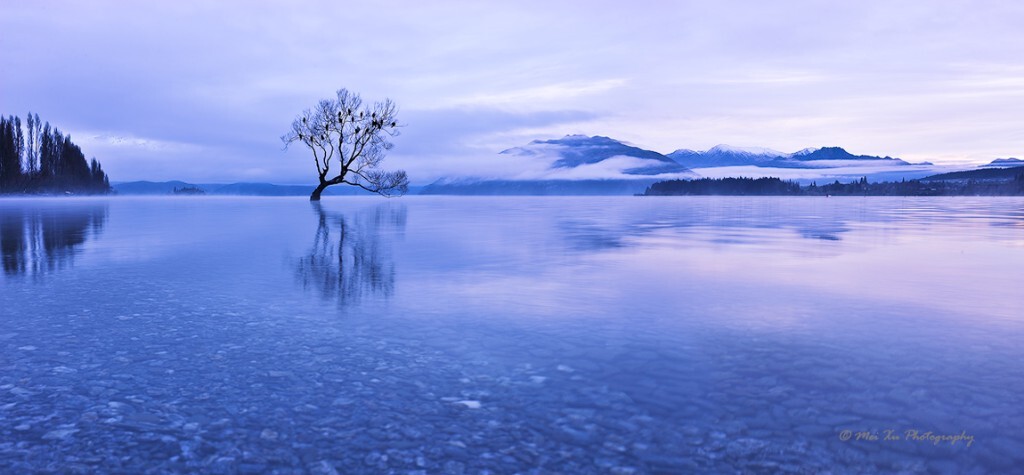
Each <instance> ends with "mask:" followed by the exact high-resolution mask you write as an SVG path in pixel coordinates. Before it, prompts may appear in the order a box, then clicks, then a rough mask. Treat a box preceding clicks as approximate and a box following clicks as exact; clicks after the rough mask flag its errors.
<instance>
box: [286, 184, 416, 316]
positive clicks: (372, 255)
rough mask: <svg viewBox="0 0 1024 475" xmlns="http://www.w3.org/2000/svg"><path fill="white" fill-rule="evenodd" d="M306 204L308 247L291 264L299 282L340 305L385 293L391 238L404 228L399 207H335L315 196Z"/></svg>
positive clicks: (390, 276) (388, 291)
mask: <svg viewBox="0 0 1024 475" xmlns="http://www.w3.org/2000/svg"><path fill="white" fill-rule="evenodd" d="M311 206H312V207H313V210H314V211H315V213H316V216H317V218H318V225H317V229H316V235H315V237H314V239H313V247H312V248H311V249H310V250H309V253H308V254H307V255H305V256H303V257H302V258H300V259H299V261H298V265H297V266H296V277H297V279H298V281H299V282H301V283H302V287H303V288H304V289H307V290H310V289H312V290H314V291H316V292H318V293H319V294H320V296H321V297H322V298H323V299H324V300H337V302H338V305H339V306H341V307H345V306H348V305H354V304H357V303H359V302H360V301H362V300H363V299H364V298H367V297H371V296H373V297H381V298H384V299H387V298H390V297H391V295H392V294H393V293H394V289H395V264H394V261H393V260H392V258H391V255H390V253H391V242H392V240H393V239H394V237H395V236H400V235H401V234H402V233H403V232H404V231H405V222H406V209H405V207H404V206H392V205H389V204H381V205H378V206H376V207H374V208H370V209H367V210H360V211H357V212H354V213H340V212H332V211H329V210H327V209H325V208H324V207H323V205H321V204H320V202H312V203H311Z"/></svg>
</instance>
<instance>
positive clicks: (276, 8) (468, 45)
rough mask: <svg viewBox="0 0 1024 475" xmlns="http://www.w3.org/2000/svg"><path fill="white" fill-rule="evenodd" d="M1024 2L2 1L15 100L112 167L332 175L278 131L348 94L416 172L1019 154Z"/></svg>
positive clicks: (143, 171) (7, 108)
mask: <svg viewBox="0 0 1024 475" xmlns="http://www.w3.org/2000/svg"><path fill="white" fill-rule="evenodd" d="M1022 24H1024V2H1017V1H1012V0H1006V1H997V0H993V1H984V2H976V1H950V0H934V1H927V2H918V1H900V0H883V1H876V0H865V1H858V2H836V1H785V0H782V1H773V2H763V1H667V0H662V1H644V0H637V1H631V2H622V1H619V0H615V1H603V0H596V1H559V0H545V1H533V0H524V1H516V2H474V1H451V0H434V1H430V2H413V1H408V2H407V1H389V2H373V1H362V2H351V1H340V0H333V1H323V2H318V1H309V2H303V1H293V2H283V1H281V2H260V1H246V2H241V1H239V2H230V1H220V2H200V1H195V2H193V1H181V0H176V1H161V0H154V1H147V2H129V1H120V2H115V1H88V2H83V1H48V0H38V1H32V2H12V1H4V2H0V71H2V72H0V113H2V114H4V115H11V114H13V115H19V116H22V117H24V116H25V114H26V113H27V112H29V111H32V112H34V113H37V114H39V116H40V117H41V118H42V119H44V120H47V121H49V122H50V123H51V124H53V125H55V126H57V127H58V128H60V129H61V130H62V131H64V132H66V133H70V134H71V136H72V139H73V140H74V141H75V142H76V143H78V144H79V145H80V146H81V147H82V149H83V151H84V152H85V154H86V156H88V157H93V156H95V157H96V158H97V159H98V160H99V161H100V162H101V163H102V164H103V166H104V168H105V169H106V171H107V172H108V174H109V175H110V176H111V179H112V181H115V182H117V181H132V180H144V179H145V180H171V179H180V180H185V181H191V182H195V183H217V182H220V183H224V182H237V181H252V182H255V181H260V182H273V183H282V184H309V183H314V182H315V180H316V178H315V168H314V166H313V163H312V157H311V155H310V153H309V151H308V150H303V149H301V148H299V147H293V148H290V149H288V150H287V151H286V150H283V144H282V142H281V140H280V137H281V135H283V134H284V133H285V132H287V131H288V128H289V126H290V124H291V121H292V120H293V119H294V118H295V116H296V115H298V114H299V113H300V112H302V111H303V110H304V109H307V108H310V107H312V106H313V105H315V103H316V102H317V101H318V100H319V99H322V98H329V97H332V96H333V95H334V92H335V91H336V90H337V89H339V88H343V87H344V88H347V89H349V90H351V91H354V92H357V93H359V94H361V95H362V97H363V99H364V101H371V102H372V101H374V100H381V99H384V98H390V99H392V100H394V101H395V102H396V103H397V104H398V106H399V119H400V122H402V123H403V124H404V127H403V128H402V129H401V133H402V135H401V136H399V137H398V138H396V139H395V148H394V149H393V150H392V151H391V152H390V154H389V156H388V158H387V159H386V160H385V162H384V164H385V167H386V168H400V169H405V170H407V171H408V173H409V175H410V179H411V181H412V182H413V184H425V183H429V182H431V181H433V180H435V179H437V178H439V177H445V176H459V175H475V176H483V175H488V174H493V173H496V171H497V170H507V169H508V164H507V163H503V162H502V160H503V159H504V160H507V157H504V156H501V155H499V154H498V152H500V151H502V150H504V149H507V148H511V147H515V146H520V145H523V144H526V143H528V142H529V141H531V140H535V139H550V138H557V137H561V136H564V135H567V134H586V135H604V136H608V137H612V138H615V139H618V140H622V141H625V142H627V143H630V144H633V145H636V146H639V147H642V148H646V149H650V150H655V151H658V152H662V153H669V152H672V151H673V150H676V149H680V148H688V149H694V150H705V149H708V148H711V147H713V146H715V145H717V144H723V143H724V144H730V145H734V146H741V147H751V146H756V147H767V148H771V149H775V150H780V151H783V152H794V151H797V150H800V149H803V148H806V147H821V146H842V147H844V148H846V149H847V150H849V151H851V152H853V153H855V154H866V155H879V156H885V155H888V156H893V157H900V158H903V159H905V160H908V161H912V162H919V161H925V160H927V161H931V162H934V163H936V164H940V165H961V164H963V165H967V164H981V163H987V162H989V161H991V160H992V159H995V158H1001V157H1021V158H1024V115H1022V114H1021V111H1024V60H1022V59H1021V58H1024V30H1022V29H1021V28H1020V25H1022Z"/></svg>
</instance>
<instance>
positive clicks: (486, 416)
mask: <svg viewBox="0 0 1024 475" xmlns="http://www.w3.org/2000/svg"><path fill="white" fill-rule="evenodd" d="M0 239H2V241H0V248H2V254H3V274H2V275H0V290H2V291H0V472H5V473H28V472H47V471H52V472H60V473H92V472H96V471H101V472H129V473H143V472H204V473H268V472H274V473H444V474H461V473H467V474H470V473H472V474H476V473H495V474H505V473H516V472H520V473H571V474H576V473H612V474H630V473H714V472H728V473H817V472H824V471H830V472H831V473H872V472H902V473H978V474H982V473H1014V472H1015V471H1016V473H1022V470H1024V432H1022V431H1021V427H1024V404H1021V402H1022V400H1021V394H1024V371H1021V361H1024V345H1021V341H1024V292H1022V291H1021V284H1022V282H1024V200H1021V199H1020V198H849V197H848V198H811V197H791V198H790V197H664V198H655V197H598V198H594V197H441V196H438V197H426V196H409V197H405V198H401V199H390V200H388V199H383V198H379V199H378V198H370V197H337V198H328V199H325V200H324V201H323V203H322V204H321V205H319V206H317V205H313V204H311V203H309V202H308V201H306V200H305V199H303V198H233V197H232V198H229V197H168V198H131V197H114V198H99V199H77V198H73V199H30V198H24V199H22V198H17V199H9V198H8V199H3V200H0Z"/></svg>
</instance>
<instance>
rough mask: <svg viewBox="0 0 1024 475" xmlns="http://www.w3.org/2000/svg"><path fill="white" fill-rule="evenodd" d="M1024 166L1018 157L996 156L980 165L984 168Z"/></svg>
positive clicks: (1023, 161) (1023, 162)
mask: <svg viewBox="0 0 1024 475" xmlns="http://www.w3.org/2000/svg"><path fill="white" fill-rule="evenodd" d="M1019 166H1024V160H1021V159H1019V158H997V159H995V160H992V161H991V162H989V163H986V164H984V165H982V167H985V168H1005V167H1019Z"/></svg>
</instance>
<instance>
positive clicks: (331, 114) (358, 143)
mask: <svg viewBox="0 0 1024 475" xmlns="http://www.w3.org/2000/svg"><path fill="white" fill-rule="evenodd" d="M396 113H397V108H396V107H395V103H394V102H392V101H391V100H390V99H385V100H384V101H383V102H376V103H374V104H373V106H363V101H362V99H360V98H359V94H354V93H351V92H349V91H348V90H347V89H339V90H338V96H337V98H336V99H324V100H321V101H320V102H319V103H318V104H317V105H316V107H314V108H313V109H306V110H305V111H303V113H302V114H299V116H298V117H296V118H295V120H294V121H292V129H291V131H289V132H288V133H287V134H285V135H283V136H281V140H282V141H283V142H284V143H285V148H288V146H289V145H291V144H292V143H294V142H302V143H303V144H305V145H306V146H307V147H309V149H310V150H312V151H313V161H314V163H315V164H316V172H317V175H318V178H319V179H320V183H319V184H318V185H317V187H316V189H315V190H313V194H312V195H310V196H309V200H310V201H319V200H320V193H322V192H323V191H324V189H325V188H327V187H328V186H331V185H337V184H341V183H344V184H347V185H353V186H358V187H359V188H362V189H364V190H366V191H370V192H373V193H378V194H381V195H384V196H394V195H403V194H405V192H406V191H408V189H409V178H408V176H407V175H406V173H405V171H402V170H396V171H384V170H381V169H380V164H381V162H382V161H383V160H384V155H385V153H386V152H387V151H388V150H390V149H391V147H392V146H393V144H392V143H391V142H390V141H388V139H389V138H391V137H394V136H397V135H398V126H399V125H398V121H397V119H396V118H395V115H396Z"/></svg>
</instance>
